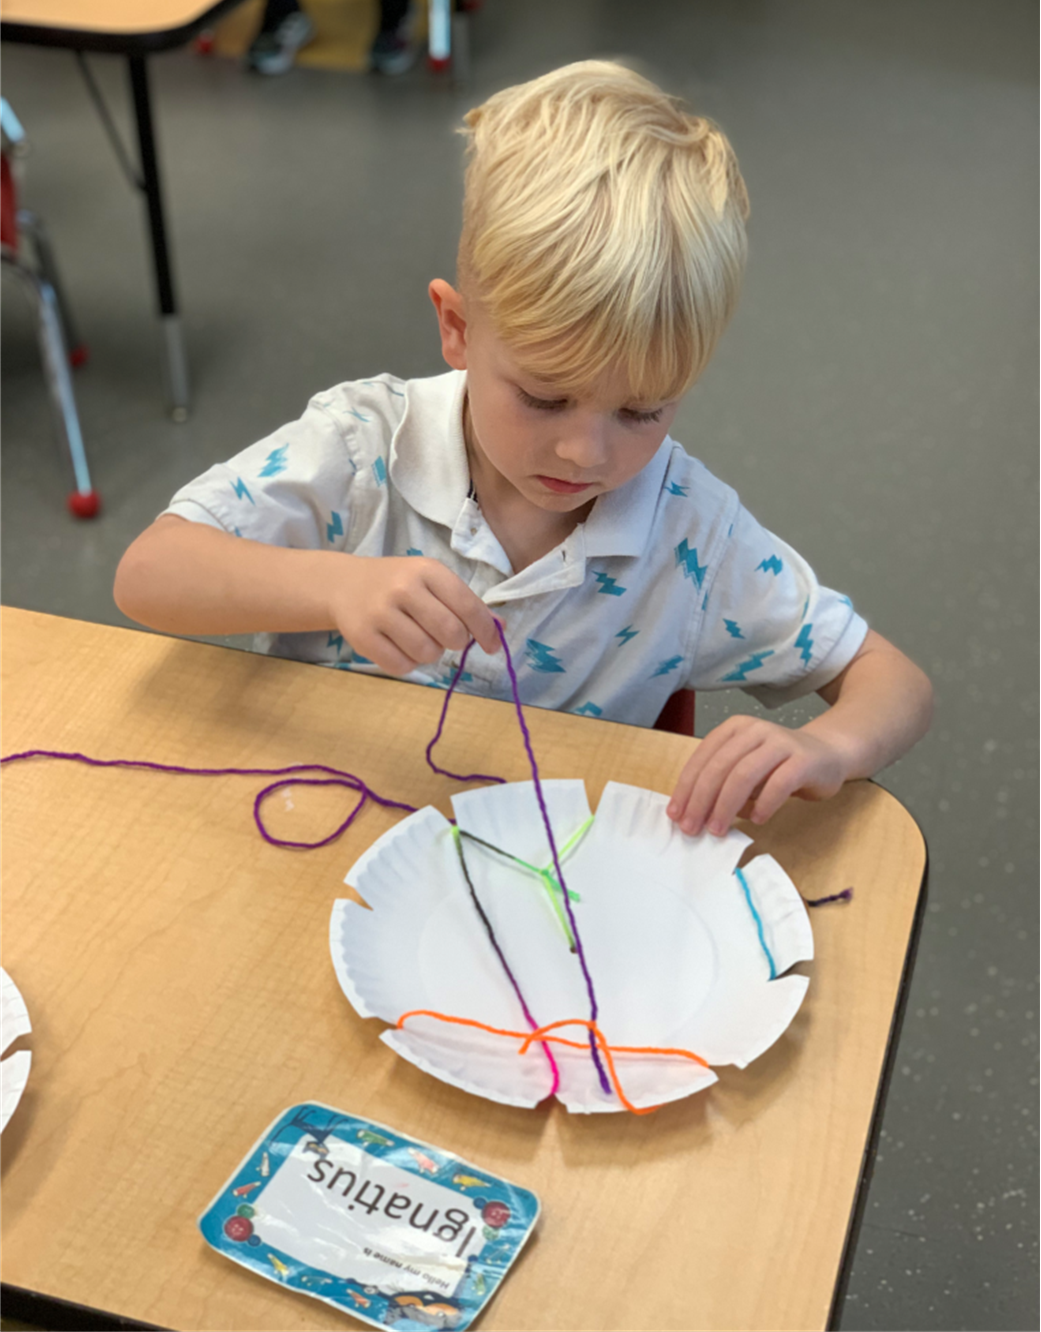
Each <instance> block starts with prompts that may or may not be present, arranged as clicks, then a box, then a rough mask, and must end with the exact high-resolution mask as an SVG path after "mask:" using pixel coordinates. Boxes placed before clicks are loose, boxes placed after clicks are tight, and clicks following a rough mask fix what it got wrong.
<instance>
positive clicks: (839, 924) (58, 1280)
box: [3, 610, 925, 1329]
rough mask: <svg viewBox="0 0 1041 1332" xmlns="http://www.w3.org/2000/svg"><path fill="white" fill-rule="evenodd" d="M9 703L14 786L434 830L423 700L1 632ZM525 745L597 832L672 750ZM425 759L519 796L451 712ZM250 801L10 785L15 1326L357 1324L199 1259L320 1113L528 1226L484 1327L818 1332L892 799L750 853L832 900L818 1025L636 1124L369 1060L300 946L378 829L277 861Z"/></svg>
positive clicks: (146, 645) (441, 787)
mask: <svg viewBox="0 0 1041 1332" xmlns="http://www.w3.org/2000/svg"><path fill="white" fill-rule="evenodd" d="M3 684H4V688H3V709H4V734H3V745H4V752H5V753H11V752H14V751H18V750H23V749H28V748H45V749H71V750H80V751H82V752H84V753H87V754H90V755H94V756H98V757H124V758H125V757H133V758H147V759H151V760H155V761H159V762H165V763H174V764H182V765H195V766H214V767H217V766H239V767H245V766H266V767H270V766H276V765H283V764H289V763H294V762H301V761H305V760H307V761H315V762H322V763H327V764H331V765H333V766H336V767H341V768H348V769H349V770H350V771H352V772H356V773H359V774H363V775H364V776H365V778H366V780H368V781H369V782H370V783H371V784H372V785H373V786H374V787H375V788H376V789H377V790H378V791H380V792H381V793H383V794H387V795H396V796H398V797H399V798H401V799H403V800H406V801H408V802H410V803H412V804H416V805H423V804H426V803H434V804H437V805H438V806H439V807H440V808H442V809H443V810H445V811H447V810H448V804H447V797H448V795H449V794H450V793H451V791H452V790H453V789H457V788H454V787H453V786H452V785H451V784H450V783H448V782H447V781H445V780H444V779H441V778H438V777H436V776H434V775H433V774H431V773H430V772H428V771H427V770H426V768H425V765H424V764H423V762H422V749H423V745H424V744H425V742H426V740H427V739H428V738H429V736H430V735H431V734H432V732H433V729H434V725H435V722H436V717H437V713H438V709H439V708H440V706H441V701H442V696H441V694H440V693H439V692H438V691H435V690H432V689H423V688H417V687H413V686H409V685H403V684H398V683H395V682H391V681H386V680H379V679H373V678H367V677H364V676H359V675H351V674H349V673H347V672H341V671H332V670H326V669H322V668H319V667H313V666H304V665H300V664H298V663H291V662H283V661H275V660H270V659H266V658H263V657H258V656H254V655H252V654H248V653H241V652H235V651H231V650H228V649H224V648H218V647H210V646H206V645H202V644H197V643H190V642H183V641H178V640H171V639H166V638H161V637H155V636H152V635H148V634H144V633H133V632H129V631H126V630H120V629H111V628H103V627H99V626H97V625H89V624H81V623H78V622H76V621H72V620H62V619H56V618H52V617H49V616H45V615H38V614H34V613H31V612H27V611H14V610H7V611H5V612H4V615H3ZM528 718H529V721H530V725H531V730H532V735H533V739H534V744H535V749H536V753H537V755H538V758H539V762H540V766H541V769H542V772H543V773H544V775H546V776H550V777H565V776H569V777H573V776H583V777H584V778H585V780H586V783H587V786H588V788H589V794H590V798H591V802H592V803H593V805H594V807H595V804H596V801H597V800H598V799H599V796H600V792H601V790H602V788H603V786H604V784H605V782H606V781H607V780H608V779H610V778H614V779H618V780H621V781H625V782H632V783H635V784H638V785H643V786H647V787H653V788H655V789H657V790H660V791H668V790H669V789H670V787H671V785H672V783H673V781H674V779H675V777H676V775H677V774H678V772H679V770H680V767H681V765H682V763H683V760H684V756H685V755H686V754H687V753H688V750H689V745H690V741H689V740H684V739H682V738H681V737H678V736H672V735H665V734H661V733H658V732H654V731H646V730H640V729H637V728H634V727H628V726H618V725H613V724H610V723H605V722H599V721H591V720H589V719H586V718H578V717H572V716H565V715H560V714H555V713H550V712H542V711H538V710H530V711H529V713H528ZM443 743H444V748H443V753H442V758H441V761H442V762H443V763H444V764H445V765H446V766H448V767H450V768H451V767H456V766H457V765H469V769H467V768H465V767H464V768H463V770H464V771H466V770H473V769H477V770H480V771H484V772H497V773H501V774H502V775H503V776H506V777H508V778H510V779H525V778H527V776H528V770H527V767H526V764H525V759H524V755H523V751H522V748H521V745H520V740H519V736H518V733H517V728H516V720H515V718H514V716H513V715H512V713H511V709H510V707H509V706H508V705H506V704H502V703H495V702H490V701H488V700H483V699H476V698H467V697H460V698H458V699H457V700H453V705H452V712H451V714H450V722H449V726H448V728H447V735H446V739H445V741H444V742H443ZM261 784H262V783H261V781H260V779H255V778H254V779H244V778H216V779H214V778H198V777H183V776H167V775H161V774H155V773H143V772H131V771H123V770H95V769H87V768H84V767H82V766H80V765H78V764H71V763H61V762H51V761H33V762H26V763H20V764H16V765H13V766H11V767H8V768H6V769H5V774H4V788H5V789H4V795H5V799H4V825H3V831H4V839H3V854H4V923H5V930H4V947H5V957H4V965H5V966H6V967H7V969H8V971H9V972H10V974H11V975H12V977H13V978H14V980H15V981H16V983H17V984H18V985H19V987H20V988H21V990H22V993H23V995H24V997H25V1000H26V1003H27V1005H28V1008H29V1012H30V1015H31V1017H32V1019H33V1026H34V1030H33V1035H32V1037H31V1038H29V1040H30V1041H31V1045H32V1049H33V1065H32V1072H31V1075H30V1079H29V1085H28V1088H27V1090H26V1093H25V1096H24V1097H23V1100H22V1103H21V1104H20V1105H19V1107H18V1109H17V1110H16V1112H15V1115H14V1117H13V1119H12V1120H11V1123H10V1124H9V1125H8V1128H7V1130H6V1132H5V1134H4V1140H3V1148H4V1150H3V1189H4V1199H3V1200H4V1208H3V1227H4V1230H3V1275H4V1280H5V1281H6V1282H7V1283H9V1286H8V1289H7V1290H6V1292H5V1293H6V1295H7V1299H6V1300H5V1311H6V1312H7V1313H8V1314H10V1315H12V1316H23V1317H25V1316H28V1315H27V1313H26V1312H25V1311H26V1310H27V1309H29V1308H30V1302H27V1301H26V1300H25V1299H22V1300H19V1299H18V1296H17V1292H15V1293H14V1294H12V1291H11V1289H10V1288H11V1287H17V1288H21V1289H22V1290H25V1291H33V1292H38V1293H40V1294H42V1295H44V1296H48V1297H58V1298H61V1299H64V1300H68V1301H73V1302H75V1303H77V1304H82V1305H86V1306H91V1307H93V1308H95V1309H109V1310H113V1311H116V1312H118V1313H119V1314H122V1315H125V1316H127V1317H129V1318H132V1319H137V1320H141V1321H143V1322H145V1323H152V1324H159V1325H161V1326H164V1327H171V1328H215V1329H240V1328H241V1329H267V1328H272V1329H286V1328H297V1327H299V1328H305V1327H306V1328H339V1327H343V1326H352V1325H354V1323H353V1320H352V1319H350V1318H348V1317H346V1316H345V1315H341V1314H339V1313H337V1312H336V1311H334V1310H333V1309H330V1308H328V1307H326V1306H324V1305H322V1304H319V1303H318V1302H317V1301H311V1300H307V1299H305V1298H304V1297H302V1296H297V1295H295V1294H292V1293H289V1292H286V1291H285V1290H282V1289H280V1288H278V1287H277V1286H275V1285H274V1284H272V1283H269V1282H266V1281H261V1280H258V1279H257V1278H256V1277H255V1276H253V1275H251V1274H250V1273H248V1272H246V1271H245V1270H243V1269H241V1268H239V1267H237V1266H235V1265H234V1264H232V1263H230V1262H228V1261H227V1260H226V1259H224V1258H222V1257H220V1256H218V1255H217V1254H215V1253H214V1252H212V1251H211V1250H210V1249H208V1248H207V1247H206V1245H205V1244H204V1243H203V1241H202V1239H201V1237H200V1235H199V1233H198V1231H197V1229H196V1218H197V1217H198V1215H199V1213H200V1212H201V1211H202V1210H203V1208H204V1207H205V1206H206V1205H207V1204H208V1202H209V1201H210V1199H211V1197H212V1196H213V1195H214V1194H215V1192H216V1191H217V1190H218V1189H219V1188H220V1186H221V1185H222V1184H223V1182H224V1180H225V1179H226V1178H227V1176H228V1175H229V1174H230V1172H231V1170H232V1169H233V1168H234V1166H235V1165H236V1164H237V1163H238V1161H239V1160H240V1158H241V1157H242V1156H243V1155H244V1154H245V1152H246V1150H247V1149H248V1148H249V1146H250V1144H251V1143H252V1142H253V1141H254V1139H255V1138H256V1137H257V1135H258V1134H259V1133H260V1132H261V1131H262V1130H263V1129H264V1128H265V1127H266V1126H267V1124H268V1123H269V1122H270V1121H271V1120H273V1119H274V1118H275V1116H276V1115H277V1114H279V1113H280V1112H281V1111H282V1110H283V1109H285V1108H286V1107H288V1106H290V1105H292V1104H295V1103H297V1102H300V1101H304V1100H317V1101H322V1102H327V1103H328V1104H330V1105H333V1106H336V1107H338V1108H340V1109H343V1110H347V1111H350V1112H352V1113H354V1114H358V1115H362V1116H366V1117H368V1118H371V1119H375V1120H378V1121H381V1122H383V1123H386V1124H389V1125H392V1126H394V1127H396V1128H397V1129H399V1130H401V1131H402V1132H404V1133H408V1134H412V1135H414V1136H415V1137H418V1138H420V1139H424V1140H426V1141H429V1142H433V1143H436V1144H438V1145H439V1146H441V1147H443V1148H445V1149H447V1150H448V1151H450V1152H454V1153H458V1154H460V1155H462V1156H464V1157H467V1158H469V1159H471V1160H473V1161H475V1162H477V1163H480V1164H483V1165H484V1166H485V1167H486V1168H487V1169H489V1170H493V1171H498V1172H500V1173H501V1174H503V1175H504V1176H506V1177H507V1178H509V1179H513V1180H515V1181H516V1182H517V1183H519V1184H522V1185H524V1186H526V1187H528V1188H531V1189H534V1190H535V1192H536V1193H537V1194H538V1195H539V1196H540V1198H541V1199H542V1204H543V1214H542V1218H541V1220H540V1222H539V1225H538V1227H537V1229H536V1232H535V1235H534V1237H533V1239H532V1241H531V1242H530V1244H529V1245H528V1247H527V1249H526V1250H525V1251H524V1253H523V1254H522V1256H521V1258H520V1260H519V1262H518V1263H517V1265H516V1267H515V1268H514V1270H513V1272H512V1273H511V1275H510V1277H509V1279H508V1280H507V1281H506V1283H505V1285H504V1287H503V1289H502V1290H501V1292H500V1293H499V1295H498V1296H497V1298H496V1300H495V1301H494V1302H493V1303H492V1305H491V1306H490V1308H489V1309H488V1311H487V1312H486V1314H485V1316H484V1319H483V1322H482V1326H483V1327H484V1328H487V1329H492V1328H513V1329H528V1328H530V1329H547V1328H568V1329H571V1328H597V1329H609V1328H648V1329H664V1328H705V1329H708V1328H713V1329H715V1328H727V1329H730V1328H770V1329H773V1328H800V1329H802V1328H822V1327H824V1326H825V1325H826V1324H827V1323H828V1321H829V1317H830V1312H829V1311H830V1310H831V1309H832V1305H833V1299H834V1298H835V1295H836V1290H837V1289H841V1275H842V1273H843V1271H844V1269H845V1266H846V1265H847V1264H848V1261H849V1258H850V1256H851V1249H852V1242H853V1238H854V1235H855V1229H856V1226H855V1218H856V1213H857V1207H858V1196H859V1198H860V1200H861V1204H862V1200H863V1192H864V1182H865V1169H866V1165H867V1164H868V1163H869V1162H870V1158H871V1155H872V1134H873V1126H874V1127H876V1128H877V1123H878V1118H879V1114H880V1103H881V1092H880V1088H884V1085H885V1081H886V1070H887V1052H889V1053H891V1051H892V1048H893V1045H895V1032H896V1029H897V1027H898V1020H897V1017H898V1014H899V1011H900V1007H901V1004H900V1001H901V996H902V993H903V990H904V988H905V986H906V981H907V971H908V967H909V960H910V957H911V953H912V951H913V942H914V939H915V937H916V922H917V920H918V919H919V918H920V909H921V904H922V901H923V897H924V894H923V893H922V885H923V875H924V871H925V847H924V844H923V841H922V838H921V835H920V834H919V832H918V829H917V827H916V825H915V824H914V822H913V821H912V819H911V818H910V816H909V815H908V814H907V813H906V811H905V810H904V809H903V808H902V807H901V806H900V805H899V804H898V802H897V801H896V800H895V799H894V798H893V797H892V796H890V795H888V794H887V793H886V792H885V791H883V790H881V789H880V788H879V787H877V786H874V785H872V784H870V783H867V782H857V783H853V784H851V785H849V786H847V787H846V788H845V789H844V790H843V791H842V792H841V793H840V795H838V796H837V797H835V799H833V800H831V801H829V802H827V803H826V804H823V805H809V804H803V803H801V802H797V801H796V802H792V803H791V804H790V805H789V806H788V807H786V808H785V809H784V810H783V811H782V812H781V813H780V814H779V815H778V816H777V817H776V818H775V819H774V820H773V821H772V823H771V824H770V826H769V828H767V829H763V830H759V831H758V833H757V843H758V845H759V846H761V847H762V848H763V849H766V850H769V851H770V852H772V854H773V855H775V856H776V857H777V859H778V860H779V861H780V862H781V864H782V865H784V867H785V868H786V869H787V870H788V872H789V873H790V874H791V876H792V878H793V879H794V881H795V882H796V884H797V885H798V886H799V888H800V889H801V891H802V892H803V893H804V894H805V895H806V896H807V897H815V896H821V895H824V894H826V893H830V892H834V891H836V890H838V889H842V888H845V887H847V886H850V885H852V886H853V887H854V889H855V896H854V898H853V901H852V902H851V903H850V904H849V905H848V906H834V907H827V908H823V909H821V910H819V911H816V912H814V913H813V925H814V931H815V935H816V943H817V961H816V962H815V963H814V964H813V965H812V969H811V975H812V981H811V985H810V990H809V994H808V996H807V1000H806V1002H805V1004H804V1005H803V1008H802V1010H801V1011H800V1013H799V1015H798V1017H797V1018H796V1020H795V1022H794V1024H793V1025H792V1027H791V1028H790V1029H789V1030H788V1032H787V1033H786V1035H785V1036H784V1037H783V1038H782V1040H781V1041H780V1042H778V1044H777V1045H775V1046H774V1047H773V1049H771V1050H770V1051H769V1052H768V1053H767V1054H765V1055H764V1056H763V1057H762V1058H760V1059H759V1060H757V1061H756V1062H755V1063H754V1064H753V1065H752V1066H751V1067H750V1068H748V1069H746V1070H745V1071H743V1072H739V1071H738V1070H736V1069H723V1070H721V1071H720V1072H721V1078H720V1082H719V1084H718V1085H717V1086H715V1087H713V1088H711V1089H710V1090H709V1091H708V1092H705V1093H702V1094H701V1095H698V1096H695V1097H692V1098H689V1099H687V1100H685V1101H681V1102H678V1103H675V1104H673V1105H670V1106H667V1107H665V1108H663V1109H662V1110H660V1111H659V1112H657V1113H656V1114H653V1115H647V1116H644V1117H641V1118H634V1117H632V1116H629V1115H626V1114H617V1115H593V1116H589V1117H584V1116H570V1115H568V1114H567V1113H566V1112H564V1111H563V1110H562V1109H560V1108H559V1107H557V1108H553V1109H539V1110H537V1111H529V1110H519V1109H514V1108H510V1107H506V1106H500V1105H495V1104H493V1103H491V1102H487V1101H483V1100H480V1099H478V1098H476V1097H471V1096H468V1095H466V1094H465V1093H463V1092H460V1091H457V1090H455V1089H454V1088H451V1087H448V1086H445V1085H443V1084H441V1083H440V1082H437V1081H435V1080H434V1079H432V1078H430V1077H427V1076H426V1075H425V1074H423V1073H422V1072H420V1071H419V1070H418V1069H416V1068H414V1067H413V1066H411V1065H410V1064H407V1063H405V1062H404V1061H402V1060H400V1059H398V1058H396V1057H395V1056H394V1055H393V1054H392V1053H391V1051H389V1050H388V1049H387V1047H386V1046H384V1045H383V1044H382V1043H381V1042H380V1041H379V1040H378V1039H377V1037H378V1035H379V1028H380V1024H379V1023H377V1022H374V1021H363V1020H362V1019H360V1018H358V1017H357V1016H356V1014H355V1013H354V1012H353V1010H352V1009H351V1008H350V1007H349V1005H348V1004H347V1002H346V1000H345V999H344V997H343V995H342V993H341V992H340V989H339V987H338V985H337V982H336V979H335V977H334V974H333V968H332V964H331V962H330V959H329V953H328V942H327V930H328V920H329V912H330V907H331V904H332V901H333V899H334V898H336V897H337V896H342V895H343V888H342V880H343V876H344V874H345V872H346V870H347V869H348V867H349V866H350V865H351V864H352V863H353V861H354V859H355V858H356V857H357V856H358V855H359V853H360V852H361V851H362V850H363V849H364V848H365V847H366V846H368V845H369V844H370V843H371V842H372V841H373V840H374V839H375V838H376V837H378V836H379V835H380V834H381V833H383V832H384V831H385V830H386V829H387V828H388V827H390V826H391V824H392V823H393V821H394V818H395V815H394V814H393V813H392V812H384V811H382V810H380V809H378V808H375V807H370V808H369V809H367V810H366V811H365V812H364V813H363V815H362V816H361V817H360V818H359V819H358V821H357V823H356V824H355V826H354V827H353V828H352V829H350V831H349V832H348V834H347V835H345V836H344V837H343V838H342V840H341V841H339V842H338V843H334V844H333V845H330V846H328V847H325V848H324V849H322V850H319V851H312V852H291V851H286V850H279V849H277V848H274V847H271V846H268V845H267V844H265V843H264V842H263V841H261V839H260V837H259V836H258V835H257V832H256V830H255V829H254V826H253V823H252V818H251V807H252V796H253V793H254V792H255V791H256V790H257V789H258V788H259V786H260V785H261ZM292 799H293V804H294V806H295V807H294V809H293V810H291V811H290V810H289V809H288V808H286V804H287V802H285V801H284V800H283V799H282V798H281V797H279V798H276V799H275V800H273V801H272V802H271V805H272V810H271V814H272V822H273V824H275V825H276V828H275V831H276V832H280V833H281V834H282V835H283V836H290V837H292V836H297V837H299V838H301V839H303V838H305V837H315V836H317V835H319V833H320V832H323V831H326V830H327V829H328V828H329V827H330V826H335V821H336V816H337V815H338V814H341V816H342V809H343V804H344V802H343V800H342V798H338V797H337V796H336V794H335V793H331V792H328V791H325V790H323V789H319V788H312V790H311V791H310V793H307V792H304V791H301V790H297V791H296V792H294V793H293V796H292ZM37 1316H38V1317H39V1314H37ZM46 1325H47V1326H50V1327H55V1326H73V1325H74V1324H73V1323H69V1322H64V1323H62V1322H57V1321H51V1322H47V1323H46ZM81 1325H83V1324H81ZM114 1325H116V1324H114V1323H113V1321H112V1320H111V1319H109V1320H108V1321H105V1322H102V1323H98V1324H97V1326H103V1327H112V1326H114Z"/></svg>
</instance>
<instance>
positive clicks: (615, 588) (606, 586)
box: [596, 573, 628, 597]
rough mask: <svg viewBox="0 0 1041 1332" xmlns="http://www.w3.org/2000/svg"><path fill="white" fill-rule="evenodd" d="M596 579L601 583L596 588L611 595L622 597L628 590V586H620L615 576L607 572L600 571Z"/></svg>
mask: <svg viewBox="0 0 1041 1332" xmlns="http://www.w3.org/2000/svg"><path fill="white" fill-rule="evenodd" d="M596 581H597V582H598V583H599V584H600V586H599V587H598V588H597V589H596V590H597V591H598V592H604V593H606V594H607V595H608V596H609V597H620V596H622V594H623V593H625V592H627V591H628V588H624V587H620V586H619V585H618V583H617V582H616V581H615V580H614V579H613V578H611V577H610V576H609V575H608V574H605V573H598V574H597V575H596Z"/></svg>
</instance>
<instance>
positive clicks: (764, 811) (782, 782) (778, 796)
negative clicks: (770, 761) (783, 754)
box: [749, 759, 802, 823]
mask: <svg viewBox="0 0 1041 1332" xmlns="http://www.w3.org/2000/svg"><path fill="white" fill-rule="evenodd" d="M801 781H802V772H801V769H800V768H799V766H798V764H796V763H793V762H792V761H791V760H790V759H789V760H788V761H787V762H786V763H782V764H781V766H780V767H779V768H775V769H774V771H773V772H772V773H771V774H770V776H769V778H768V779H767V780H766V782H764V783H763V789H762V790H761V791H760V792H759V794H758V795H757V796H756V798H755V801H754V802H753V805H752V809H751V812H750V813H749V818H750V819H751V820H752V822H753V823H766V821H767V820H768V819H772V818H773V816H774V815H775V814H776V813H777V811H778V810H779V809H780V808H781V806H782V805H783V804H784V802H785V801H786V800H787V799H788V797H789V796H790V795H792V794H794V792H795V790H796V788H797V787H798V786H799V785H800V783H801Z"/></svg>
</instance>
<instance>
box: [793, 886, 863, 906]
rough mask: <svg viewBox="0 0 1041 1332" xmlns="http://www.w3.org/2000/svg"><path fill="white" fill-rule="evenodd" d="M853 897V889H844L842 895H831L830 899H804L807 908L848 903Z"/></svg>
mask: <svg viewBox="0 0 1041 1332" xmlns="http://www.w3.org/2000/svg"><path fill="white" fill-rule="evenodd" d="M852 896H853V889H852V888H843V890H842V892H841V893H831V894H829V896H828V897H804V898H803V899H802V900H803V901H804V902H805V903H806V905H807V906H810V907H813V906H827V905H828V903H829V902H848V901H849V900H850V898H851V897H852Z"/></svg>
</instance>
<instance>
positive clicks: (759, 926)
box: [734, 869, 777, 980]
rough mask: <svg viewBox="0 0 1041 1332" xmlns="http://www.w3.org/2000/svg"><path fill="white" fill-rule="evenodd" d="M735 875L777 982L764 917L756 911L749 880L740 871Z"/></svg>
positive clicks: (772, 977) (771, 975)
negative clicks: (765, 931) (768, 946)
mask: <svg viewBox="0 0 1041 1332" xmlns="http://www.w3.org/2000/svg"><path fill="white" fill-rule="evenodd" d="M734 873H735V874H736V875H737V881H738V883H739V884H740V885H741V887H742V888H743V889H744V891H745V901H746V902H747V903H748V909H749V911H751V913H752V915H753V917H754V919H755V927H756V930H757V931H758V933H759V942H760V943H761V944H762V946H763V952H764V953H765V954H766V960H767V962H769V963H770V979H771V980H776V979H777V968H776V967H775V966H774V959H773V954H772V953H771V952H770V950H769V948H767V946H766V935H765V934H764V932H763V918H762V916H760V914H759V912H758V911H757V910H756V909H755V903H754V902H753V901H752V890H751V889H750V888H749V886H748V880H747V879H746V878H745V876H744V875H743V874H742V873H741V871H740V870H739V869H736V870H734Z"/></svg>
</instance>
